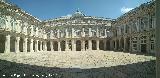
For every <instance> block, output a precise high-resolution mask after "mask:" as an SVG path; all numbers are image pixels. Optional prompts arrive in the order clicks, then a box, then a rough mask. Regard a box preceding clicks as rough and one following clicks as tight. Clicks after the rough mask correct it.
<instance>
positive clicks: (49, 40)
mask: <svg viewBox="0 0 160 78" xmlns="http://www.w3.org/2000/svg"><path fill="white" fill-rule="evenodd" d="M154 4H155V3H154V2H153V1H151V2H148V3H145V4H142V5H141V6H139V7H137V8H135V9H133V10H131V11H129V12H128V13H125V14H124V15H122V16H120V17H119V18H117V19H115V20H113V19H109V18H103V17H94V16H87V15H85V14H83V13H82V12H81V11H79V10H77V11H76V12H75V13H73V14H72V15H71V16H63V17H59V18H55V19H50V20H44V21H41V20H39V19H37V18H36V17H33V16H32V15H30V14H28V13H27V12H25V11H23V10H22V9H20V8H18V7H17V6H16V5H13V4H10V3H7V2H6V1H4V0H1V1H0V47H1V48H0V52H5V53H7V52H16V53H17V52H39V51H91V50H114V51H129V52H148V53H154V52H155V49H154V42H155V32H154V29H155V12H154V11H155V5H154Z"/></svg>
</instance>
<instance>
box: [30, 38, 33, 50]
mask: <svg viewBox="0 0 160 78" xmlns="http://www.w3.org/2000/svg"><path fill="white" fill-rule="evenodd" d="M30 52H33V39H31V42H30Z"/></svg>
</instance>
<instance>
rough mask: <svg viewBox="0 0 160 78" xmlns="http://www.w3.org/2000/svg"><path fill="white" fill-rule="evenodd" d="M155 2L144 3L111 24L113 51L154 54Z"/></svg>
mask: <svg viewBox="0 0 160 78" xmlns="http://www.w3.org/2000/svg"><path fill="white" fill-rule="evenodd" d="M155 24H156V20H155V2H154V1H151V2H148V3H144V4H142V5H140V6H139V7H136V8H134V9H133V10H131V11H129V12H128V13H126V14H124V15H122V16H120V17H119V18H117V19H116V21H115V22H113V24H112V30H113V32H114V35H113V38H112V40H113V45H114V50H118V51H129V52H142V53H155Z"/></svg>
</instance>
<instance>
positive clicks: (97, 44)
mask: <svg viewBox="0 0 160 78" xmlns="http://www.w3.org/2000/svg"><path fill="white" fill-rule="evenodd" d="M96 47H97V50H99V40H96Z"/></svg>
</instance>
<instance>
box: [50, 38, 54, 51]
mask: <svg viewBox="0 0 160 78" xmlns="http://www.w3.org/2000/svg"><path fill="white" fill-rule="evenodd" d="M50 47H51V51H54V50H53V41H52V40H51V41H50Z"/></svg>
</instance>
